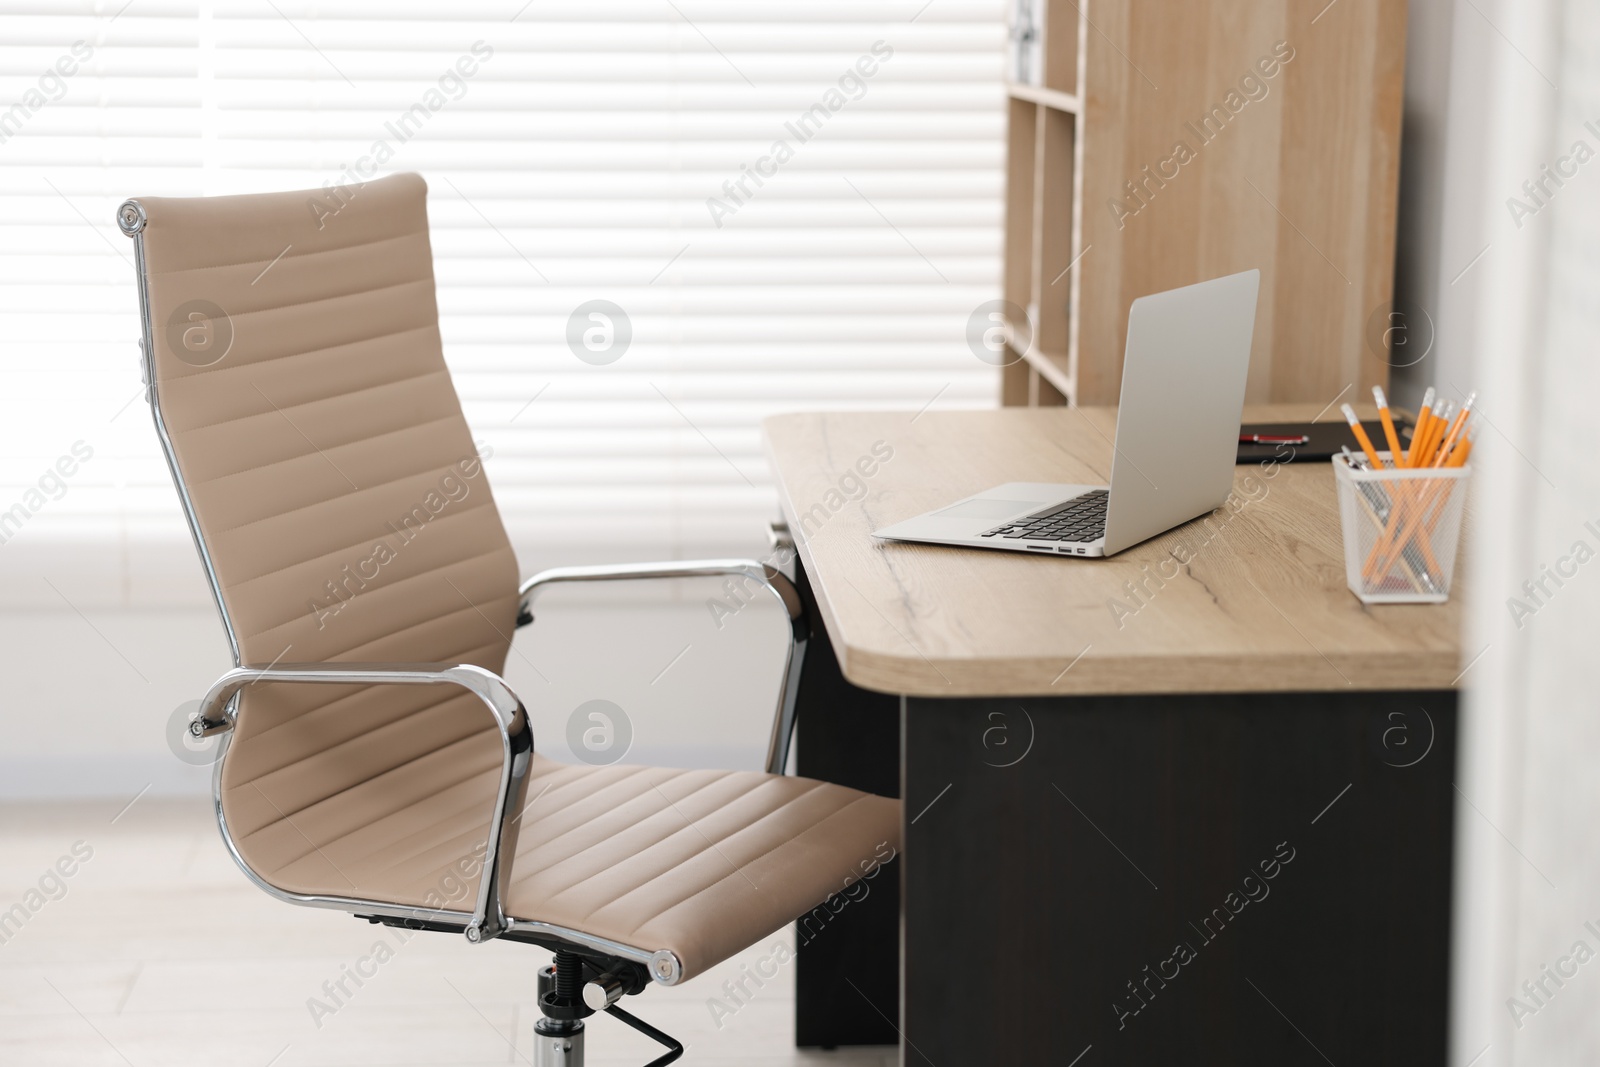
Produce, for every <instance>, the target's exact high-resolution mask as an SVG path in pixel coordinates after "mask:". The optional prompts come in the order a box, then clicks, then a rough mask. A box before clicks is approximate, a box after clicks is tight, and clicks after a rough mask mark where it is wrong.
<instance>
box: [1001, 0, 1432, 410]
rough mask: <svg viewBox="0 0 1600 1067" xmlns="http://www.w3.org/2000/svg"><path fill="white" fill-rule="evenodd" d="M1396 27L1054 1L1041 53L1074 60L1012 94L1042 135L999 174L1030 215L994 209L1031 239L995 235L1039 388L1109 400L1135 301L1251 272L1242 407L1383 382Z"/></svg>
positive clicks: (1279, 2)
mask: <svg viewBox="0 0 1600 1067" xmlns="http://www.w3.org/2000/svg"><path fill="white" fill-rule="evenodd" d="M1070 16H1077V18H1076V23H1074V20H1073V18H1071V17H1070ZM1405 25H1406V11H1405V0H1338V2H1337V3H1334V4H1322V3H1317V2H1307V0H1185V2H1184V3H1182V4H1178V3H1170V4H1168V3H1163V4H1155V3H1148V2H1146V3H1140V2H1137V0H1079V2H1078V3H1077V4H1076V5H1074V4H1069V3H1065V2H1063V0H1052V2H1051V3H1050V6H1049V18H1048V19H1047V20H1046V27H1045V29H1046V34H1047V38H1048V39H1047V41H1046V54H1047V55H1049V56H1053V57H1065V56H1067V55H1076V56H1077V60H1076V62H1075V63H1074V64H1073V66H1072V67H1071V68H1070V69H1071V70H1072V72H1073V74H1074V75H1075V76H1076V80H1075V85H1074V86H1073V87H1071V91H1069V86H1068V85H1067V84H1065V83H1064V82H1063V81H1062V80H1061V78H1062V75H1061V73H1060V72H1062V71H1063V70H1065V69H1067V68H1066V66H1065V60H1064V59H1061V58H1057V59H1056V60H1054V61H1053V62H1054V68H1053V69H1054V71H1055V72H1056V74H1055V76H1054V77H1053V78H1051V79H1050V82H1051V84H1049V85H1047V86H1045V87H1043V88H1039V87H1030V86H1013V87H1012V90H1011V95H1012V97H1013V105H1012V118H1013V122H1014V123H1015V122H1016V120H1017V118H1018V116H1019V113H1020V111H1019V105H1021V104H1022V102H1023V101H1028V104H1027V105H1026V107H1027V112H1026V113H1027V114H1028V115H1029V116H1030V117H1031V118H1033V119H1034V120H1035V125H1036V127H1037V129H1036V133H1037V136H1036V138H1035V139H1034V140H1033V141H1032V142H1028V144H1027V146H1026V148H1023V149H1022V151H1023V152H1024V153H1025V154H1026V159H1025V160H1018V159H1014V160H1013V161H1012V173H1013V174H1015V173H1017V170H1018V166H1019V164H1023V165H1025V166H1026V167H1027V170H1028V172H1030V173H1032V174H1033V175H1034V176H1035V178H1034V182H1033V184H1032V186H1031V187H1030V188H1029V189H1028V190H1027V191H1026V196H1027V198H1028V203H1027V205H1026V207H1023V206H1022V205H1021V204H1020V203H1019V200H1020V198H1021V196H1022V195H1023V192H1022V190H1021V189H1018V188H1013V189H1012V190H1011V191H1010V193H1009V196H1008V199H1009V201H1010V204H1009V210H1010V212H1011V213H1012V214H1011V215H1010V216H1009V217H1010V218H1012V219H1020V218H1021V217H1023V214H1024V212H1025V213H1026V218H1027V227H1028V232H1026V233H1023V232H1021V227H1020V226H1017V225H1008V229H1007V241H1008V249H1007V267H1008V269H1007V292H1008V295H1009V294H1010V293H1013V292H1020V291H1022V290H1023V289H1024V288H1025V289H1026V290H1027V291H1029V292H1031V293H1032V294H1033V297H1034V301H1035V304H1034V307H1035V308H1036V309H1037V313H1038V315H1039V316H1040V320H1041V321H1040V322H1039V323H1038V325H1039V330H1038V333H1039V336H1038V338H1037V342H1036V344H1035V345H1034V348H1033V350H1032V351H1030V352H1029V353H1027V359H1028V362H1029V363H1030V365H1031V366H1032V368H1033V370H1034V372H1035V374H1036V376H1043V377H1045V378H1046V379H1047V380H1048V381H1049V382H1050V383H1052V385H1053V387H1054V388H1055V390H1056V391H1057V392H1058V393H1059V394H1064V395H1065V396H1066V397H1068V398H1070V399H1071V402H1072V403H1075V404H1090V405H1092V404H1114V403H1116V401H1117V396H1118V392H1119V388H1120V384H1121V378H1122V354H1123V346H1124V342H1125V340H1126V335H1127V316H1128V307H1129V305H1130V304H1131V303H1132V302H1133V300H1134V299H1136V298H1137V297H1140V296H1143V295H1146V294H1148V293H1153V292H1159V291H1161V290H1164V289H1171V288H1174V287H1177V286H1181V285H1187V284H1190V283H1193V282H1196V281H1202V280H1205V279H1207V278H1213V277H1217V276H1220V275H1223V274H1229V273H1233V272H1236V271H1241V270H1248V269H1250V268H1252V267H1257V268H1260V270H1261V273H1262V278H1261V303H1260V306H1259V311H1258V315H1257V320H1256V333H1255V344H1254V349H1253V351H1252V353H1251V368H1250V379H1249V385H1248V391H1247V398H1248V399H1249V400H1250V401H1252V402H1258V403H1259V402H1273V401H1277V402H1284V401H1308V402H1318V403H1319V404H1323V403H1328V402H1329V401H1332V400H1333V399H1334V398H1335V397H1336V396H1338V395H1340V393H1341V392H1342V391H1344V390H1346V388H1347V387H1349V389H1350V392H1351V394H1355V395H1359V394H1360V393H1363V392H1365V390H1366V389H1367V388H1368V387H1370V386H1372V385H1374V384H1387V381H1388V363H1387V360H1386V358H1385V352H1384V351H1383V349H1382V347H1381V345H1375V344H1374V343H1373V342H1372V339H1371V338H1369V334H1371V333H1372V332H1371V331H1368V330H1367V323H1368V322H1369V321H1370V320H1372V318H1373V317H1374V316H1375V315H1382V314H1383V312H1384V309H1385V307H1386V305H1387V304H1388V302H1389V300H1390V299H1391V293H1392V286H1393V274H1394V235H1395V210H1396V197H1397V188H1398V180H1399V149H1400V117H1401V102H1402V101H1401V94H1402V89H1403V80H1404V71H1403V63H1404V55H1405ZM1048 67H1049V64H1047V68H1048ZM1048 73H1049V70H1048V69H1047V74H1048ZM1035 103H1036V104H1037V107H1035V106H1034V105H1035ZM1020 132H1021V131H1018V130H1016V128H1015V126H1014V128H1013V136H1012V139H1011V144H1012V148H1013V151H1017V150H1018V149H1019V148H1021V146H1022V141H1023V138H1022V137H1021V136H1019V134H1020ZM1063 157H1065V160H1066V162H1065V163H1063V162H1062V160H1063ZM1052 160H1054V161H1055V164H1054V166H1052V165H1051V161H1052ZM1042 171H1049V172H1051V174H1053V175H1055V176H1057V180H1050V177H1051V174H1045V173H1041V172H1042ZM1061 176H1064V179H1065V180H1060V178H1061ZM1011 242H1024V243H1025V244H1026V249H1027V252H1026V255H1027V257H1028V258H1027V259H1026V260H1024V259H1022V258H1021V256H1022V253H1021V251H1020V250H1019V249H1017V248H1014V247H1011V246H1010V243H1011ZM1023 262H1026V263H1027V264H1028V267H1029V269H1028V271H1027V276H1026V278H1025V279H1024V278H1023V277H1022V272H1021V270H1020V269H1018V268H1019V267H1020V265H1021V264H1022V263H1023ZM1066 264H1075V265H1074V266H1073V267H1072V270H1071V271H1070V272H1069V273H1068V274H1067V275H1066V277H1065V278H1063V279H1062V280H1060V281H1059V282H1053V279H1056V278H1057V277H1058V274H1059V272H1060V271H1061V269H1062V267H1063V265H1066ZM1057 290H1065V293H1064V294H1061V295H1064V297H1065V299H1060V298H1058V294H1057V292H1056V291H1057ZM1374 336H1375V337H1376V338H1378V339H1379V340H1380V341H1381V338H1382V335H1381V334H1376V335H1374ZM1010 378H1011V380H1012V381H1018V382H1020V380H1021V379H1020V376H1019V375H1018V374H1017V373H1015V372H1013V373H1012V375H1011V376H1010ZM1021 394H1022V390H1020V389H1017V388H1010V387H1008V388H1007V389H1005V390H1004V391H1003V394H1002V395H1003V397H1004V398H1005V399H1006V400H1007V402H1019V401H1020V397H1021ZM1029 395H1030V397H1031V396H1034V395H1037V390H1036V389H1034V390H1030V391H1029Z"/></svg>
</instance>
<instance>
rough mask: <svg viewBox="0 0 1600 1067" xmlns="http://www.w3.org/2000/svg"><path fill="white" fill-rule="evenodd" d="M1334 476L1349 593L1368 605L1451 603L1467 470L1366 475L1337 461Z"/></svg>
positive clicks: (1341, 458) (1382, 454) (1373, 472)
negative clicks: (1336, 483)
mask: <svg viewBox="0 0 1600 1067" xmlns="http://www.w3.org/2000/svg"><path fill="white" fill-rule="evenodd" d="M1378 455H1379V457H1380V458H1382V459H1383V460H1384V461H1385V462H1387V461H1388V459H1389V453H1387V452H1379V453H1378ZM1333 471H1334V478H1335V480H1336V481H1337V482H1338V485H1339V522H1340V525H1341V526H1342V527H1343V530H1344V569H1345V580H1346V581H1347V582H1348V583H1349V585H1350V591H1351V592H1352V593H1354V594H1355V595H1356V596H1358V597H1360V598H1361V600H1362V602H1364V603H1367V604H1437V603H1440V602H1442V601H1445V600H1448V599H1450V577H1451V574H1452V572H1453V571H1454V570H1455V563H1456V547H1457V545H1458V544H1459V543H1460V541H1461V516H1462V512H1463V509H1464V507H1465V504H1466V497H1467V476H1468V475H1469V474H1470V473H1471V472H1472V468H1471V467H1470V466H1461V467H1437V468H1422V469H1420V470H1408V469H1404V468H1401V469H1398V470H1393V469H1383V470H1364V469H1360V468H1356V467H1352V466H1351V465H1350V463H1349V460H1348V459H1347V458H1346V457H1345V456H1342V455H1339V456H1334V457H1333Z"/></svg>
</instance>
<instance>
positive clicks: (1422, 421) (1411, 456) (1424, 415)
mask: <svg viewBox="0 0 1600 1067" xmlns="http://www.w3.org/2000/svg"><path fill="white" fill-rule="evenodd" d="M1432 413H1433V386H1431V385H1430V386H1428V391H1427V392H1426V393H1423V394H1422V410H1420V411H1418V412H1417V424H1416V425H1415V426H1413V427H1411V451H1409V452H1407V453H1406V457H1405V458H1406V462H1405V465H1406V466H1407V467H1415V466H1416V465H1417V464H1416V457H1417V445H1419V444H1421V443H1422V431H1423V430H1425V429H1427V428H1428V416H1429V415H1431V414H1432Z"/></svg>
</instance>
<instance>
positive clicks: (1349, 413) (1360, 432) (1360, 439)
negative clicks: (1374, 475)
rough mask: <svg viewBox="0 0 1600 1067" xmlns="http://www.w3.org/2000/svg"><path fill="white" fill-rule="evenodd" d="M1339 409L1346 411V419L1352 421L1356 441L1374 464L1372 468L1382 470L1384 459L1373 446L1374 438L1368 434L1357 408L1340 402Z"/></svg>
mask: <svg viewBox="0 0 1600 1067" xmlns="http://www.w3.org/2000/svg"><path fill="white" fill-rule="evenodd" d="M1339 410H1340V411H1342V412H1344V417H1345V420H1346V421H1348V422H1349V423H1350V430H1351V432H1352V433H1354V434H1355V435H1356V443H1357V444H1359V445H1360V446H1361V451H1363V452H1365V453H1366V454H1367V462H1368V463H1370V464H1372V469H1373V470H1375V471H1378V470H1382V469H1383V460H1381V459H1379V458H1378V450H1377V449H1375V448H1373V447H1372V438H1370V437H1368V436H1367V431H1366V429H1365V428H1364V427H1363V426H1362V425H1361V420H1360V419H1358V418H1356V409H1355V408H1353V407H1351V406H1350V405H1349V404H1340V405H1339Z"/></svg>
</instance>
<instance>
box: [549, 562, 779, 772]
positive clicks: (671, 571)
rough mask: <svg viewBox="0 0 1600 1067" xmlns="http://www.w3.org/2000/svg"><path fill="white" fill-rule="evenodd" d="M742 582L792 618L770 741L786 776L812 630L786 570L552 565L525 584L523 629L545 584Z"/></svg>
mask: <svg viewBox="0 0 1600 1067" xmlns="http://www.w3.org/2000/svg"><path fill="white" fill-rule="evenodd" d="M717 577H730V578H735V579H739V580H740V581H741V582H742V583H743V584H744V585H745V586H746V587H747V588H749V587H754V588H756V589H765V590H766V591H767V592H769V593H771V594H772V595H773V596H775V597H777V599H778V603H780V604H782V605H783V610H784V612H785V613H786V614H787V615H788V616H789V633H790V641H789V649H788V652H787V654H786V655H785V657H784V661H783V678H782V681H781V683H780V685H779V689H778V707H777V711H776V712H775V714H774V715H773V720H772V735H771V737H770V738H769V740H768V742H767V773H769V774H782V773H783V769H784V767H786V766H787V765H788V763H789V742H790V739H791V738H792V737H793V736H794V719H795V701H796V699H797V697H798V695H799V691H800V666H801V664H802V663H803V662H804V660H805V651H806V639H807V637H808V636H809V635H810V630H809V629H808V627H807V624H806V616H805V608H804V607H802V605H801V603H800V594H799V592H798V591H796V589H795V587H794V583H792V582H790V581H789V579H788V578H787V577H785V576H784V574H783V572H782V571H780V570H778V569H777V568H776V567H773V566H770V565H768V564H765V563H758V562H757V561H755V560H753V559H699V560H672V561H669V562H666V563H620V564H614V565H610V564H607V565H601V566H595V567H552V568H551V569H549V570H546V571H540V572H539V573H538V574H535V575H534V576H533V577H532V578H529V579H528V580H527V581H525V582H523V583H522V587H521V589H520V590H519V592H520V594H521V596H522V608H521V614H520V615H519V617H518V619H517V625H518V626H525V625H527V624H528V623H530V622H532V621H533V600H534V597H536V596H538V595H539V591H540V590H541V589H543V588H545V587H546V586H550V585H555V584H558V583H561V582H620V581H638V580H642V579H646V578H717Z"/></svg>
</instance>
